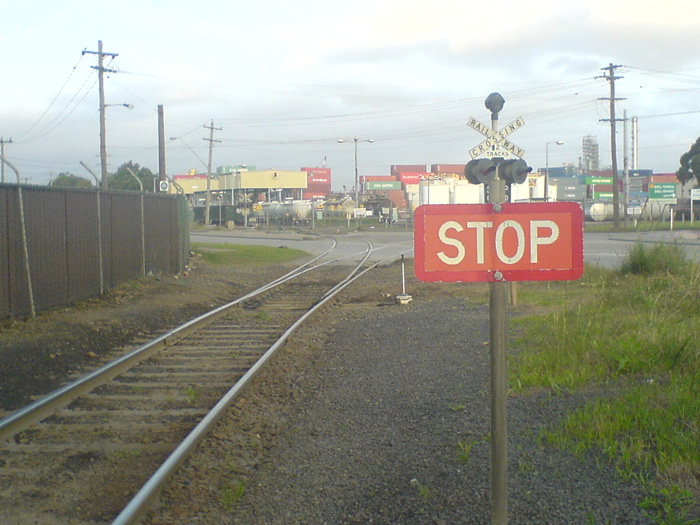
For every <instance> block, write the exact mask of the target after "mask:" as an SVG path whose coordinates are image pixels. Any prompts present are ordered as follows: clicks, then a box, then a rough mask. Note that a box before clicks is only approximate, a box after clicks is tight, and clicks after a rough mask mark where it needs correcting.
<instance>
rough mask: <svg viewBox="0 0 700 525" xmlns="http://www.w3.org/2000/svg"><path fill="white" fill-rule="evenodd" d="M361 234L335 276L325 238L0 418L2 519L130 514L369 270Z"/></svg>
mask: <svg viewBox="0 0 700 525" xmlns="http://www.w3.org/2000/svg"><path fill="white" fill-rule="evenodd" d="M367 244H368V247H367V250H366V252H365V254H364V256H363V257H362V260H361V261H360V262H359V263H357V264H356V266H355V267H354V268H353V270H352V271H351V272H350V273H349V274H347V275H344V276H342V278H341V277H337V268H334V270H333V271H327V270H328V268H327V267H326V265H327V263H328V261H327V262H326V263H319V262H318V260H320V259H321V258H322V257H324V256H328V253H329V252H330V251H332V248H331V249H330V250H329V252H326V253H325V254H323V255H322V256H319V257H317V259H315V260H314V261H312V262H311V263H307V264H306V265H303V266H301V267H299V268H297V269H295V270H294V271H293V272H290V273H289V274H287V275H286V276H285V277H283V278H280V279H277V280H275V281H273V282H271V283H268V284H267V285H265V286H263V287H261V288H260V289H258V290H256V291H254V292H251V293H249V294H247V295H246V296H244V297H241V298H239V299H237V300H235V301H232V302H231V303H228V304H226V305H223V306H221V307H219V308H217V309H215V310H212V311H211V312H209V313H207V314H205V315H203V316H200V317H198V318H197V319H194V320H192V321H190V322H188V323H186V324H185V325H183V326H181V327H179V328H177V329H175V330H173V331H171V332H168V333H167V334H164V335H162V336H160V337H158V338H156V339H154V340H153V341H150V342H148V343H146V344H145V345H142V346H140V347H138V348H136V349H135V350H133V351H131V352H129V353H128V354H126V355H124V356H122V357H120V358H119V359H117V360H116V361H114V362H112V363H109V364H108V365H105V366H103V367H101V368H100V369H99V370H96V371H94V372H92V373H90V374H88V375H87V376H84V377H82V378H80V379H78V380H76V381H74V382H72V383H70V384H68V385H65V386H64V387H62V388H61V389H59V390H57V391H56V392H54V393H53V394H50V395H48V396H46V397H44V398H42V399H39V400H37V401H35V402H34V403H32V404H31V405H29V406H27V407H25V408H24V409H21V410H19V411H17V412H15V413H14V414H12V415H10V416H8V417H6V418H4V419H2V420H0V509H2V514H3V523H52V524H55V523H101V522H114V523H130V522H132V521H133V520H134V519H135V518H136V517H138V516H139V515H140V514H141V513H142V512H143V510H144V509H145V508H146V506H147V505H148V503H149V501H150V500H151V498H153V497H154V496H155V495H157V493H158V491H159V488H160V487H161V486H162V484H163V483H164V482H165V481H166V480H167V479H168V478H169V477H170V475H171V474H172V473H173V472H174V471H175V469H177V467H178V466H179V465H180V464H181V462H182V461H184V459H185V458H186V457H187V455H188V454H189V453H190V452H191V451H192V450H193V449H194V447H195V446H196V445H197V443H199V441H200V440H201V439H202V438H203V437H204V436H205V435H206V433H207V432H208V430H209V429H210V428H211V427H212V425H213V424H214V423H215V422H216V421H217V420H218V418H219V417H220V416H221V415H222V414H223V413H224V411H225V410H226V408H227V407H228V406H230V404H231V403H232V402H233V401H234V400H235V398H236V397H237V396H238V394H239V393H240V391H241V390H242V389H243V388H244V387H245V386H246V385H247V384H248V383H249V381H250V380H251V379H252V378H253V377H254V376H255V375H256V374H257V373H258V371H259V370H260V369H261V368H262V367H263V366H264V365H265V363H266V362H267V361H268V360H269V358H270V357H271V356H272V355H273V354H274V353H275V352H276V351H277V349H278V348H280V347H281V346H282V344H283V343H284V342H285V341H286V339H287V338H288V337H289V336H290V335H291V333H292V332H293V331H294V330H295V329H296V328H297V327H298V326H299V325H300V324H301V323H303V322H304V320H305V319H307V318H308V317H309V316H310V315H311V314H312V313H313V312H314V311H315V310H316V309H317V308H319V307H321V306H323V305H324V304H325V303H326V302H327V301H329V300H330V299H331V298H332V297H333V295H334V294H335V293H337V292H338V291H340V290H341V289H342V288H344V287H345V286H347V285H348V284H349V283H350V282H352V281H353V280H354V279H356V278H358V277H359V276H360V275H361V274H362V271H367V270H368V269H369V268H371V266H369V267H368V266H367V264H366V261H367V259H368V257H369V254H370V252H371V250H372V247H371V245H370V244H369V243H367ZM376 264H378V263H375V264H374V265H372V266H376ZM363 268H364V270H362V269H363ZM319 274H320V276H319ZM332 275H336V276H335V277H332ZM98 509H99V510H98Z"/></svg>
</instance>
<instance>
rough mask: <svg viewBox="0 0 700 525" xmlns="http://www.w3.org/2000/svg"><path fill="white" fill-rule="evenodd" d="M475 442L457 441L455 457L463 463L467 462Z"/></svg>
mask: <svg viewBox="0 0 700 525" xmlns="http://www.w3.org/2000/svg"><path fill="white" fill-rule="evenodd" d="M475 444H476V443H474V442H471V443H470V442H467V441H458V442H457V448H458V455H457V457H458V458H459V460H460V461H462V462H464V463H469V460H470V459H471V454H472V447H473V446H474V445H475Z"/></svg>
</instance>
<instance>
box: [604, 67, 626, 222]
mask: <svg viewBox="0 0 700 525" xmlns="http://www.w3.org/2000/svg"><path fill="white" fill-rule="evenodd" d="M618 67H622V66H615V65H613V63H612V62H610V65H609V66H608V67H602V68H600V69H601V70H603V71H607V74H605V75H603V76H602V77H597V78H604V79H605V80H607V81H608V82H609V83H610V97H604V98H600V99H599V100H609V101H610V118H609V119H607V118H604V119H600V120H601V121H602V122H608V121H609V122H610V153H611V155H612V179H613V225H614V227H615V228H619V227H620V188H619V187H618V184H619V182H618V176H617V142H616V138H615V123H616V122H617V121H618V120H622V119H616V118H615V101H617V100H625V99H624V98H616V97H615V81H616V80H618V79H620V78H623V77H618V76H615V70H616V69H617V68H618Z"/></svg>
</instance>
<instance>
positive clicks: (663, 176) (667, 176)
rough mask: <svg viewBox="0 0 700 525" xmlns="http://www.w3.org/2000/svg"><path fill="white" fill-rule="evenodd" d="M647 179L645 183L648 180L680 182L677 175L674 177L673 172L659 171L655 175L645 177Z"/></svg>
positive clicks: (670, 182) (648, 181) (669, 182)
mask: <svg viewBox="0 0 700 525" xmlns="http://www.w3.org/2000/svg"><path fill="white" fill-rule="evenodd" d="M646 179H647V184H649V183H650V182H655V183H661V184H663V183H668V184H676V183H678V182H680V181H679V180H678V177H676V174H675V173H659V174H656V175H652V176H651V177H646Z"/></svg>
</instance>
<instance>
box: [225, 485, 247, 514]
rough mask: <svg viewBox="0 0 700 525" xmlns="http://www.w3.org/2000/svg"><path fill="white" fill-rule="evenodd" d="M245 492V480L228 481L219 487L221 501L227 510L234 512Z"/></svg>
mask: <svg viewBox="0 0 700 525" xmlns="http://www.w3.org/2000/svg"><path fill="white" fill-rule="evenodd" d="M244 494H245V481H239V482H231V481H229V482H226V483H224V484H223V485H221V486H220V487H219V503H220V504H221V506H222V507H223V508H224V509H226V510H227V511H229V512H233V511H234V509H235V508H236V504H237V503H238V502H239V501H241V499H242V498H243V495H244Z"/></svg>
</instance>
